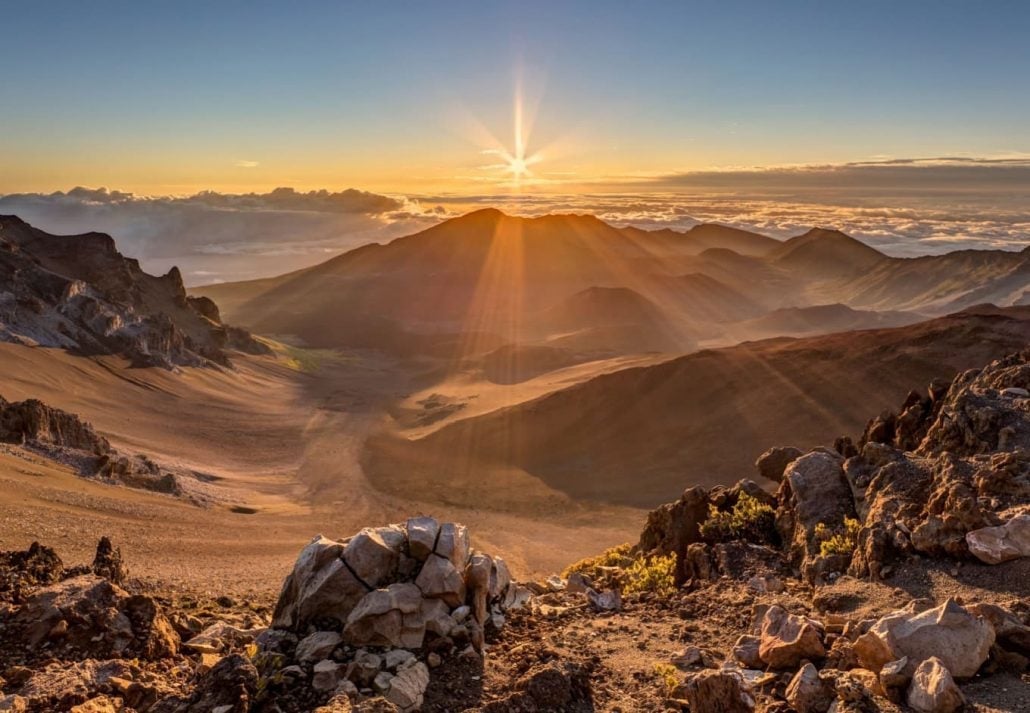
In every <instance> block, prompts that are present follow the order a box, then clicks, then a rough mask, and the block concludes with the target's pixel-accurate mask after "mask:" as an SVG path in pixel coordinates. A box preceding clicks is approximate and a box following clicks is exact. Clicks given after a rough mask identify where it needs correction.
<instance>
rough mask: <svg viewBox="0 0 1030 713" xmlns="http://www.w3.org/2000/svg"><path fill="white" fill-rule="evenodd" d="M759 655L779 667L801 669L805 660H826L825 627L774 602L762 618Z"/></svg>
mask: <svg viewBox="0 0 1030 713" xmlns="http://www.w3.org/2000/svg"><path fill="white" fill-rule="evenodd" d="M758 656H759V658H760V659H761V660H762V661H763V662H764V663H765V664H766V665H768V666H769V667H771V668H775V669H790V668H797V667H798V666H799V665H800V663H801V661H803V660H805V659H809V660H813V659H822V658H823V657H825V656H826V648H825V647H824V646H823V632H822V627H821V626H820V625H819V624H818V623H817V622H815V621H813V620H811V619H808V618H807V617H802V616H796V615H794V614H788V613H787V611H786V610H785V609H783V607H780V606H777V605H773V606H771V607H769V608H768V609H767V610H766V612H765V615H764V616H763V617H762V629H761V637H760V641H759V645H758Z"/></svg>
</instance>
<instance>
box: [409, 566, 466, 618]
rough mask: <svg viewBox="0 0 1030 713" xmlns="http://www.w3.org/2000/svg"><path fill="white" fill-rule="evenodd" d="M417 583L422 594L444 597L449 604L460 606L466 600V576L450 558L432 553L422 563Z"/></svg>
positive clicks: (416, 579)
mask: <svg viewBox="0 0 1030 713" xmlns="http://www.w3.org/2000/svg"><path fill="white" fill-rule="evenodd" d="M415 584H416V585H418V588H419V589H420V590H422V594H423V595H425V596H427V597H431V598H438V599H443V600H444V601H445V602H447V605H448V606H451V607H458V606H461V605H462V604H463V603H464V601H465V578H464V576H463V572H460V571H459V570H457V569H456V568H455V567H454V564H453V563H452V562H451V560H449V559H445V558H444V557H441V556H439V555H436V554H433V555H430V556H429V557H428V558H427V559H426V562H425V564H423V565H422V569H421V571H420V572H419V573H418V577H416V578H415Z"/></svg>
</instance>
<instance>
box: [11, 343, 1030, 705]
mask: <svg viewBox="0 0 1030 713" xmlns="http://www.w3.org/2000/svg"><path fill="white" fill-rule="evenodd" d="M1028 387H1030V353H1028V352H1023V353H1018V354H1013V355H1010V356H1008V357H1006V358H1003V359H1000V360H996V361H994V362H992V363H991V364H990V365H988V366H986V367H984V368H982V369H974V370H968V371H965V372H963V373H962V374H960V375H959V376H958V377H956V378H955V379H954V380H953V381H952V382H951V383H950V384H948V383H935V384H932V385H931V386H930V387H929V389H927V390H926V391H913V392H912V393H911V394H910V395H909V396H908V397H907V398H905V399H904V401H903V402H902V405H901V408H900V409H899V410H898V411H895V412H890V411H888V412H885V413H883V414H881V415H879V416H877V417H876V418H874V419H872V420H870V421H869V423H868V424H867V426H866V428H865V430H864V432H863V433H862V434H861V435H858V434H855V435H854V436H853V437H851V438H848V437H841V438H838V439H837V440H836V441H835V442H834V443H833V445H832V447H820V448H816V449H814V450H810V451H808V452H805V451H804V450H801V449H797V448H793V447H789V446H781V447H776V448H772V449H770V450H769V451H767V452H766V453H764V454H763V455H762V457H761V458H760V459H758V462H757V463H756V467H757V469H758V472H759V474H760V475H761V476H762V477H763V478H766V479H772V480H774V481H777V482H778V483H779V486H778V490H777V492H776V493H775V494H770V493H769V492H768V491H766V490H764V489H762V488H760V487H758V486H757V485H756V484H755V483H753V482H751V481H750V480H747V479H744V480H741V481H740V482H738V483H737V484H736V485H735V486H733V487H715V488H703V487H700V486H693V487H690V488H688V489H687V490H686V491H685V492H684V493H683V495H682V496H681V497H680V498H679V500H677V501H676V502H673V503H669V504H668V505H665V506H663V507H661V508H659V509H657V510H654V511H652V513H651V514H650V516H649V517H648V521H647V523H646V525H645V527H644V529H643V531H642V532H641V535H640V538H639V541H638V542H637V543H636V544H635V545H632V546H630V545H626V546H624V547H621V548H617V549H614V550H611V551H609V552H606V553H604V554H603V555H599V556H598V557H596V558H592V559H587V560H584V561H581V562H577V563H574V564H570V566H569V567H568V568H567V569H566V571H565V572H564V573H563V577H558V576H553V577H550V578H548V579H547V581H546V582H540V583H533V582H527V583H525V584H518V583H516V582H514V581H512V580H511V578H510V576H509V574H508V568H507V567H506V566H505V564H504V562H503V561H502V560H501V559H499V558H496V557H490V556H489V555H485V554H483V553H481V552H478V551H475V550H473V549H471V547H470V543H469V539H468V533H467V532H466V530H465V529H464V528H463V527H462V526H460V525H454V524H452V523H440V522H439V521H437V520H434V519H432V518H426V517H421V518H412V519H409V520H407V521H406V522H401V523H400V524H399V525H390V526H380V527H373V528H368V529H365V530H362V531H361V532H360V533H358V534H357V535H355V536H352V537H350V538H345V539H342V540H339V541H334V540H331V539H327V538H316V539H315V540H314V541H312V542H311V543H310V544H309V545H308V546H307V548H305V550H304V551H303V552H302V553H301V555H300V556H299V557H298V559H297V561H296V563H295V565H294V567H293V568H292V571H290V570H289V568H285V569H284V570H283V571H280V572H279V573H278V574H279V575H280V576H282V575H288V576H287V578H286V581H285V583H284V585H283V587H282V590H281V593H280V595H279V597H278V601H277V602H275V606H274V607H273V606H272V603H273V600H272V599H271V598H269V599H261V598H258V599H256V600H250V601H246V602H241V601H237V600H235V599H233V598H232V597H228V596H218V595H208V596H207V597H204V596H201V597H197V596H196V595H195V594H191V593H184V592H181V591H180V592H172V591H169V590H166V589H162V588H161V587H160V586H158V587H155V586H154V585H153V584H151V585H149V586H148V585H146V584H145V583H143V582H140V581H138V580H134V579H132V578H131V577H129V576H128V573H127V572H126V566H125V565H126V563H125V562H123V561H122V558H121V555H120V552H119V551H118V550H117V548H115V547H113V546H112V545H111V543H110V542H108V541H106V540H104V541H101V543H100V545H99V547H98V548H97V552H96V555H95V557H94V559H93V562H92V564H90V565H84V566H80V567H75V568H71V569H68V568H66V567H64V565H63V564H62V563H61V561H60V558H59V557H58V556H57V554H56V553H55V552H53V551H52V550H49V549H47V548H45V547H41V546H39V545H33V546H32V547H31V548H29V549H28V550H25V551H22V552H17V551H16V552H8V553H5V554H4V555H3V557H2V558H0V567H2V569H3V577H2V579H0V582H2V584H0V597H2V599H3V601H4V604H3V608H2V609H0V624H2V628H0V632H2V633H0V636H2V637H3V638H4V646H3V647H2V648H0V651H3V657H4V659H3V662H2V664H3V672H2V675H3V678H4V683H3V684H2V688H3V691H4V693H5V694H6V697H5V698H3V699H2V700H3V705H5V706H6V707H7V708H8V709H14V710H19V709H21V710H40V711H42V710H77V711H82V712H85V711H98V710H99V711H110V710H113V711H126V712H127V711H130V710H138V711H201V710H205V711H208V710H217V711H220V712H221V711H224V712H226V713H228V712H230V711H231V712H233V713H237V712H245V711H300V710H315V709H316V708H317V709H319V710H320V711H324V712H334V711H335V712H339V711H352V710H359V711H396V710H417V709H421V710H425V711H473V710H482V711H494V712H500V711H559V710H564V711H593V710H621V711H653V710H689V711H690V712H691V713H707V712H709V711H711V712H713V713H714V712H716V711H733V712H736V711H740V712H741V713H744V712H746V711H753V710H757V711H788V710H794V711H798V712H799V713H825V712H826V711H827V710H834V711H896V710H911V711H918V712H921V713H951V712H952V711H955V710H957V709H958V708H960V707H962V706H963V705H964V706H965V707H966V709H967V710H975V711H1020V710H1025V709H1026V708H1027V706H1028V705H1030V673H1028V656H1030V609H1028V608H1027V605H1026V602H1027V601H1028V597H1030V590H1028V589H1027V586H1026V582H1027V581H1028V580H1027V574H1030V571H1028V569H1027V567H1028V565H1030V531H1028V529H1027V528H1028V525H1030V460H1028V456H1027V453H1028V447H1030V388H1028ZM130 566H131V563H130ZM269 576H270V577H273V575H272V574H271V573H270V574H269ZM275 579H277V577H275ZM77 705H80V706H84V707H81V708H77V709H76V708H74V706H77ZM319 706H322V707H321V708H319Z"/></svg>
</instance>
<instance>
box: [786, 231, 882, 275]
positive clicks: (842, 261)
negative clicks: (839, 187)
mask: <svg viewBox="0 0 1030 713" xmlns="http://www.w3.org/2000/svg"><path fill="white" fill-rule="evenodd" d="M766 257H767V259H768V260H769V261H770V262H772V263H775V264H777V265H781V266H784V267H787V268H789V269H790V270H791V271H793V272H801V273H803V274H806V275H808V276H810V277H836V276H841V275H854V274H857V273H860V272H863V271H865V270H869V269H871V268H872V267H874V266H876V265H879V264H880V263H883V262H887V261H889V260H890V258H888V257H887V256H886V255H884V254H883V253H881V252H880V251H879V250H876V249H875V248H871V247H869V246H868V245H866V244H865V243H863V242H862V241H860V240H855V239H854V238H852V237H851V236H849V235H845V234H844V233H842V232H840V231H839V230H826V229H824V228H812V229H811V230H809V231H808V232H807V233H804V234H803V235H798V236H795V237H793V238H790V239H789V240H787V241H786V242H784V243H783V244H781V245H780V246H779V247H777V248H776V249H775V250H772V251H771V252H770V253H768V255H767V256H766Z"/></svg>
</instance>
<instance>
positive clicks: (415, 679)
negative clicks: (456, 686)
mask: <svg viewBox="0 0 1030 713" xmlns="http://www.w3.org/2000/svg"><path fill="white" fill-rule="evenodd" d="M428 687H429V669H428V668H427V667H426V665H425V664H424V663H422V662H421V661H419V662H418V663H416V664H414V665H411V666H408V667H407V668H403V669H401V670H400V671H399V672H398V673H397V675H396V676H394V677H393V679H392V680H391V681H390V688H389V690H388V691H387V692H386V694H385V696H384V697H385V698H386V700H388V701H389V702H390V703H393V704H394V705H395V706H397V707H398V708H399V709H400V710H402V711H414V710H418V709H419V708H421V707H422V700H423V697H424V696H425V692H426V688H428Z"/></svg>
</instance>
